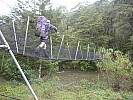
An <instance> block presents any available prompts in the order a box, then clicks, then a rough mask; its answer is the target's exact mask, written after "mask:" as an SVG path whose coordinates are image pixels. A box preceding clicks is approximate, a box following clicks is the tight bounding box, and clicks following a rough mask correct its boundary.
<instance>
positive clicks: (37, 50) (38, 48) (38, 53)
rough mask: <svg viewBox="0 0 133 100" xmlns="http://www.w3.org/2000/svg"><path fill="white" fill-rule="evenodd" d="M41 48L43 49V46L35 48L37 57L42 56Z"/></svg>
mask: <svg viewBox="0 0 133 100" xmlns="http://www.w3.org/2000/svg"><path fill="white" fill-rule="evenodd" d="M40 50H41V47H40V46H38V47H37V48H36V50H35V57H39V56H40Z"/></svg>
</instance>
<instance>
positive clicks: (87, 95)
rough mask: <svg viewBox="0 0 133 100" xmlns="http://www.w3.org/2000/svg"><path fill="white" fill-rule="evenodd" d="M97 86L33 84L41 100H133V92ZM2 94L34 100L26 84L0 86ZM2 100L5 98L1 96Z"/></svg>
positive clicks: (84, 84) (87, 84) (92, 84)
mask: <svg viewBox="0 0 133 100" xmlns="http://www.w3.org/2000/svg"><path fill="white" fill-rule="evenodd" d="M12 84H14V83H12ZM89 84H91V86H89ZM97 84H98V83H90V82H89V81H86V80H84V81H81V82H80V84H79V85H76V86H73V87H70V86H63V85H60V84H55V83H53V82H51V81H50V82H49V81H47V82H46V81H45V82H41V83H39V84H32V87H33V88H34V90H35V92H36V95H37V96H38V99H40V100H46V99H50V100H53V99H54V100H68V99H69V100H79V99H80V100H132V97H133V95H132V92H123V91H122V92H113V91H112V90H111V89H101V88H99V89H98V88H97V86H96V85H97ZM88 86H89V87H88ZM0 94H5V95H9V96H12V97H16V98H21V99H26V100H27V99H28V100H34V98H33V97H32V95H31V93H30V92H29V90H28V89H27V86H25V85H24V84H20V85H17V86H15V87H12V86H10V85H7V84H5V85H2V86H0ZM0 99H5V98H4V97H2V96H1V97H0Z"/></svg>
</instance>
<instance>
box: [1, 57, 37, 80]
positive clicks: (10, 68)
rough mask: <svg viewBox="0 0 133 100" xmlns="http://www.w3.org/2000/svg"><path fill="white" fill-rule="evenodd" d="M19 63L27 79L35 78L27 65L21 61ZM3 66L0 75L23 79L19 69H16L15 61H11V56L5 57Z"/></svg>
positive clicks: (12, 78) (11, 78)
mask: <svg viewBox="0 0 133 100" xmlns="http://www.w3.org/2000/svg"><path fill="white" fill-rule="evenodd" d="M19 63H20V66H21V68H22V70H23V71H24V74H25V75H26V76H27V78H28V79H29V80H30V79H32V78H35V75H34V71H33V70H32V69H31V68H30V67H29V66H27V65H26V64H24V63H21V62H19ZM3 68H4V70H3V73H2V75H3V76H4V77H5V78H7V79H10V80H23V79H22V76H21V74H20V72H19V70H18V69H17V67H16V65H15V63H14V62H13V59H11V58H9V59H7V60H6V62H5V63H4V67H3Z"/></svg>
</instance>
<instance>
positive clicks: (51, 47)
mask: <svg viewBox="0 0 133 100" xmlns="http://www.w3.org/2000/svg"><path fill="white" fill-rule="evenodd" d="M50 44H51V50H50V51H51V59H52V58H53V49H52V48H53V47H52V36H50Z"/></svg>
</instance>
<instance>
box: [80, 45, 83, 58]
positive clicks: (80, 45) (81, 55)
mask: <svg viewBox="0 0 133 100" xmlns="http://www.w3.org/2000/svg"><path fill="white" fill-rule="evenodd" d="M80 52H81V57H82V59H83V52H82V50H81V45H80Z"/></svg>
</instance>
